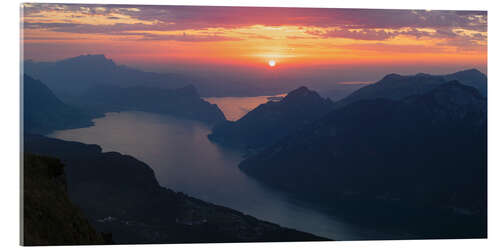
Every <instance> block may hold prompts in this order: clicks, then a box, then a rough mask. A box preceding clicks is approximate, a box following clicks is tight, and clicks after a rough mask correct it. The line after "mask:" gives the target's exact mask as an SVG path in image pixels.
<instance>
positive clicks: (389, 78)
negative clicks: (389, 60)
mask: <svg viewBox="0 0 500 250" xmlns="http://www.w3.org/2000/svg"><path fill="white" fill-rule="evenodd" d="M402 77H403V76H402V75H399V74H396V73H392V74H388V75H386V76H384V78H382V80H381V81H393V80H398V79H401V78H402Z"/></svg>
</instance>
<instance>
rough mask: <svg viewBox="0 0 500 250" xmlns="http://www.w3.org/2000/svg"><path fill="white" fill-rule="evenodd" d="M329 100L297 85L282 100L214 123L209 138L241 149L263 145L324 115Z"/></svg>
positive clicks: (328, 105) (269, 143) (330, 105)
mask: <svg viewBox="0 0 500 250" xmlns="http://www.w3.org/2000/svg"><path fill="white" fill-rule="evenodd" d="M331 109H332V102H331V101H330V100H329V99H323V98H322V97H321V96H319V95H318V94H317V93H316V92H314V91H311V90H309V89H307V88H306V87H300V88H298V89H296V90H293V91H291V92H290V93H288V95H287V96H286V97H285V98H283V99H282V100H281V101H277V102H273V101H269V102H267V103H265V104H261V105H259V106H258V107H257V108H255V109H254V110H252V111H250V112H249V113H248V114H246V115H245V116H243V117H242V118H241V119H239V120H237V121H235V122H232V121H225V122H223V123H219V124H218V125H216V126H215V127H214V128H213V130H212V134H210V135H209V136H208V138H209V139H210V140H212V141H215V142H218V143H221V144H225V145H231V146H237V147H241V148H251V149H254V148H262V147H265V146H269V145H271V144H273V143H275V142H276V141H277V140H278V139H280V138H283V137H284V136H286V135H288V134H289V133H291V132H293V131H295V130H296V129H298V128H300V127H302V126H305V125H307V124H309V123H311V122H313V121H314V120H316V119H318V118H320V117H321V116H323V115H325V114H326V113H327V112H328V111H330V110H331Z"/></svg>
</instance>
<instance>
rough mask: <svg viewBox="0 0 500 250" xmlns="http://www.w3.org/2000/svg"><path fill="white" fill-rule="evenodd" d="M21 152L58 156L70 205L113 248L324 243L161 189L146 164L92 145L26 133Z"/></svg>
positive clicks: (293, 231) (318, 238)
mask: <svg viewBox="0 0 500 250" xmlns="http://www.w3.org/2000/svg"><path fill="white" fill-rule="evenodd" d="M24 152H31V153H34V154H38V155H46V156H50V157H56V158H59V159H60V160H61V162H62V163H63V164H64V165H65V170H66V179H67V190H68V194H69V197H70V199H71V201H72V202H73V203H74V204H75V205H76V206H78V207H79V208H80V209H81V211H82V212H83V214H84V215H85V216H86V218H88V220H89V222H90V224H91V225H92V226H93V227H94V228H95V229H96V230H97V231H99V232H110V233H111V234H112V238H113V242H115V243H118V244H146V243H149V244H152V243H195V242H198V243H200V242H204V243H209V242H219V243H220V242H256V241H258V242H262V241H313V240H327V239H324V238H320V237H317V236H314V235H312V234H308V233H303V232H299V231H296V230H293V229H287V228H283V227H280V226H278V225H276V224H272V223H269V222H265V221H261V220H258V219H256V218H254V217H251V216H248V215H245V214H243V213H240V212H238V211H235V210H232V209H229V208H225V207H222V206H217V205H214V204H211V203H207V202H204V201H201V200H198V199H195V198H192V197H189V196H187V195H185V194H182V193H177V192H174V191H172V190H170V189H167V188H164V187H161V186H160V185H159V184H158V181H157V180H156V178H155V174H154V172H153V170H152V169H151V168H150V167H149V166H148V165H146V164H145V163H143V162H141V161H139V160H137V159H135V158H133V157H131V156H128V155H122V154H120V153H117V152H102V149H101V148H100V147H99V146H97V145H87V144H82V143H78V142H69V141H62V140H58V139H51V138H47V137H44V136H38V135H25V136H24Z"/></svg>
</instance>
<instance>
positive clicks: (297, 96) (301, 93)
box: [282, 86, 324, 103]
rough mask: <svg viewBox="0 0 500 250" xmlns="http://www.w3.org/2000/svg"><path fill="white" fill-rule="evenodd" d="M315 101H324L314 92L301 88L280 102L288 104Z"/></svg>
mask: <svg viewBox="0 0 500 250" xmlns="http://www.w3.org/2000/svg"><path fill="white" fill-rule="evenodd" d="M316 100H320V101H323V100H324V99H323V98H321V96H320V95H319V94H318V93H317V92H316V91H313V90H309V89H308V88H307V87H304V86H302V87H299V88H297V89H295V90H292V91H291V92H290V93H288V94H287V95H286V96H285V98H283V100H282V102H283V103H289V102H302V101H316Z"/></svg>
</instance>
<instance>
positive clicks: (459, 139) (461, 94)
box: [240, 75, 487, 238]
mask: <svg viewBox="0 0 500 250" xmlns="http://www.w3.org/2000/svg"><path fill="white" fill-rule="evenodd" d="M400 78H401V76H395V75H390V76H388V77H385V78H384V79H383V80H382V81H381V82H380V83H378V84H379V85H378V86H384V83H386V82H391V83H392V82H393V80H394V79H400ZM424 78H425V79H428V80H429V82H430V84H429V85H433V84H435V81H436V79H435V78H434V77H429V76H424V75H419V76H416V77H413V78H411V79H415V80H417V81H411V82H410V83H408V84H420V85H422V86H428V83H426V82H423V81H422V79H424ZM400 84H405V83H404V82H400ZM365 88H368V87H365ZM361 93H363V92H361ZM399 96H400V97H401V96H402V94H400V95H399ZM394 99H396V98H394ZM486 113H487V112H486V99H485V98H484V97H483V96H482V95H481V93H480V92H479V91H478V90H477V89H475V88H473V87H470V86H465V85H462V84H461V83H459V82H458V81H451V82H447V83H445V84H441V85H438V86H436V87H434V88H433V89H432V90H430V91H428V92H426V93H422V94H417V95H412V96H409V97H406V98H401V99H400V100H391V99H389V98H388V99H381V98H367V99H365V100H360V101H357V102H352V103H348V104H345V105H344V106H342V107H340V108H338V109H336V110H333V111H331V112H330V113H328V114H327V115H325V116H323V117H322V118H321V119H318V120H317V121H315V122H313V123H311V124H309V125H305V126H303V127H302V128H300V129H299V130H298V131H297V132H295V133H291V134H289V135H288V136H287V137H285V138H283V139H282V140H280V141H279V142H278V143H275V144H274V145H272V146H270V147H267V148H266V149H265V150H263V151H260V152H258V153H256V154H254V155H251V156H250V157H249V158H247V159H245V160H244V161H243V162H241V164H240V168H241V169H242V170H243V171H245V172H246V173H248V174H249V175H251V176H254V177H256V178H257V179H259V180H261V181H263V182H265V183H268V184H269V185H272V186H274V187H278V188H281V189H284V190H287V191H290V192H291V193H294V194H297V195H299V196H302V197H307V198H308V199H317V200H318V201H319V202H320V203H321V204H330V205H331V206H332V207H342V206H344V205H345V206H346V207H347V208H346V211H343V213H345V214H346V217H347V215H349V214H351V215H353V216H354V217H356V216H358V217H359V216H361V215H360V214H366V212H362V211H359V208H361V207H366V206H371V205H373V209H374V210H373V213H376V214H377V215H375V216H380V217H379V218H380V219H381V218H384V223H386V222H387V224H390V223H396V224H397V223H401V222H402V221H407V222H406V224H407V225H399V224H398V226H401V227H403V226H405V227H406V226H409V225H411V226H415V227H418V226H422V227H423V228H425V229H422V231H421V232H420V233H427V235H425V237H435V238H442V237H444V238H447V237H451V238H454V237H458V238H460V237H485V232H486V167H487V163H486V161H487V157H486V152H487V140H486V138H487V137H486V126H487V117H486ZM377 200H384V201H386V202H387V203H384V204H385V205H384V206H386V208H387V209H386V210H383V209H382V210H381V211H377V212H375V210H376V208H375V207H376V205H375V204H377V202H373V201H377ZM348 201H349V202H348ZM391 202H392V204H393V206H399V207H400V208H399V209H395V208H394V207H390V206H389V205H388V204H391ZM341 204H343V205H341ZM348 204H351V205H350V206H349V205H348ZM352 204H357V205H356V206H355V207H356V208H353V207H352ZM401 207H405V208H404V209H402V208H401ZM366 209H368V210H370V209H371V207H366ZM393 209H395V210H393ZM356 211H357V212H356ZM465 215H467V216H468V217H467V216H465ZM422 216H424V217H422ZM457 216H458V217H460V218H458V219H457ZM464 216H465V217H464ZM360 218H361V217H360ZM363 218H364V217H363ZM364 219H366V220H370V219H373V218H364ZM365 222H366V221H365ZM373 223H376V222H373ZM425 223H427V225H423V224H425ZM429 227H435V228H436V231H433V230H431V229H429ZM437 228H440V229H439V230H442V231H439V230H438V229H437ZM417 231H418V230H417ZM443 232H444V233H443Z"/></svg>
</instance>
